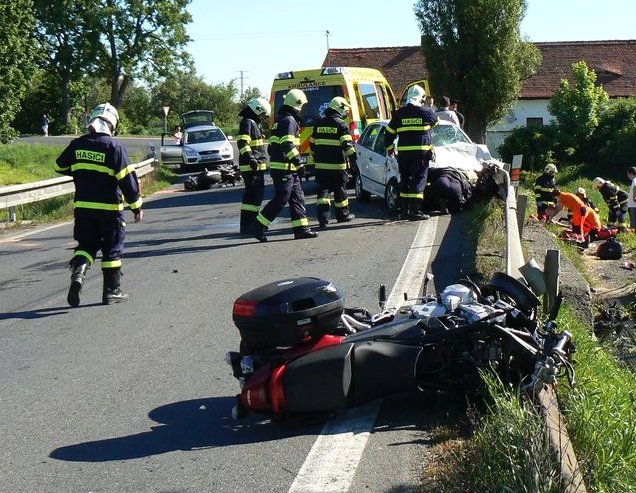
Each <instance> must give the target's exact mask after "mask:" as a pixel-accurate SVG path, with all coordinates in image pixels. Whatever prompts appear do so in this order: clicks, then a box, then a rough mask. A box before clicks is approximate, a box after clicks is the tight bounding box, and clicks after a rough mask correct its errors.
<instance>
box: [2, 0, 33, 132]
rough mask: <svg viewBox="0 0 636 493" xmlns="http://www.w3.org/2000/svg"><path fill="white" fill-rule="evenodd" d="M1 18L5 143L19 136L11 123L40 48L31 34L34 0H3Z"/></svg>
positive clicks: (3, 130)
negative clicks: (7, 0) (4, 0)
mask: <svg viewBox="0 0 636 493" xmlns="http://www.w3.org/2000/svg"><path fill="white" fill-rule="evenodd" d="M0 19H2V29H0V142H3V143H6V142H9V141H10V140H11V139H13V138H15V137H16V136H17V132H16V131H15V130H14V129H13V128H12V127H11V123H12V122H13V119H14V117H15V115H16V114H17V113H18V111H19V110H20V103H21V100H22V98H23V97H24V94H25V92H26V90H27V88H28V86H29V84H30V82H31V78H32V77H33V76H34V74H35V73H36V71H37V65H36V62H37V58H38V56H39V55H40V52H39V51H38V47H37V43H36V41H35V38H34V37H33V34H32V33H33V30H34V29H35V16H34V14H33V1H32V0H12V1H10V2H1V3H0ZM43 111H44V110H42V109H41V112H43Z"/></svg>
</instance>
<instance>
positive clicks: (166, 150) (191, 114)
mask: <svg viewBox="0 0 636 493" xmlns="http://www.w3.org/2000/svg"><path fill="white" fill-rule="evenodd" d="M181 122H182V126H183V129H184V130H183V137H182V139H181V142H180V143H178V144H177V143H175V142H174V136H173V135H172V134H169V133H164V134H163V135H162V136H161V161H162V163H163V164H167V165H170V164H178V165H180V166H181V170H182V171H201V170H203V169H207V170H209V171H211V170H216V169H219V168H220V167H223V166H224V165H233V164H234V149H233V148H232V144H231V143H230V140H229V139H231V138H232V137H231V136H226V135H225V134H224V133H223V130H221V129H220V128H219V127H217V126H216V124H215V123H214V112H212V111H210V110H193V111H188V112H186V113H183V114H182V115H181Z"/></svg>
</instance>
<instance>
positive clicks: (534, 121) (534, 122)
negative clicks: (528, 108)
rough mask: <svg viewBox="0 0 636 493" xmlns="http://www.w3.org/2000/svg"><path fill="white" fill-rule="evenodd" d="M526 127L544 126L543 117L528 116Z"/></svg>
mask: <svg viewBox="0 0 636 493" xmlns="http://www.w3.org/2000/svg"><path fill="white" fill-rule="evenodd" d="M526 127H543V118H541V117H539V118H536V117H533V118H526Z"/></svg>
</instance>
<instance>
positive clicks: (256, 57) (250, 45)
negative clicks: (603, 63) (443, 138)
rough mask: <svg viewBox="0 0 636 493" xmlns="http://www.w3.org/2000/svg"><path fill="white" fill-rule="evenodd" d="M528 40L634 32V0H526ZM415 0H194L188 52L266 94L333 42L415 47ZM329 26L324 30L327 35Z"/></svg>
mask: <svg viewBox="0 0 636 493" xmlns="http://www.w3.org/2000/svg"><path fill="white" fill-rule="evenodd" d="M527 3H528V9H527V13H526V17H525V19H524V21H523V23H522V25H521V32H522V34H523V35H524V36H526V37H528V38H529V39H530V40H531V41H583V40H586V41H588V40H608V39H636V26H635V21H634V19H636V1H635V0H604V1H594V0H528V2H527ZM414 4H415V0H390V1H387V0H364V1H360V0H350V1H346V0H339V1H336V0H319V1H317V2H299V1H298V0H296V1H292V0H269V1H264V0H242V1H236V2H232V1H229V0H193V1H192V3H191V4H190V6H189V7H188V9H189V11H190V13H191V14H192V17H193V22H192V23H191V24H190V25H189V28H188V31H189V33H190V36H191V38H192V39H193V41H192V43H191V44H190V45H189V47H188V51H189V52H190V53H191V54H192V56H193V57H194V60H195V64H196V69H197V73H198V74H199V75H201V76H203V78H204V79H205V81H206V82H208V83H210V84H217V83H227V82H229V81H230V80H232V79H236V83H237V86H238V87H239V88H240V87H241V77H242V78H243V87H244V88H247V87H248V86H252V87H257V88H259V89H260V90H261V92H262V93H263V94H264V95H265V96H268V95H269V90H270V87H271V83H272V79H273V78H274V76H275V75H276V74H277V73H279V72H285V71H288V70H300V69H307V68H317V67H319V66H320V65H321V64H322V61H323V60H324V58H325V54H326V52H327V46H329V47H331V48H357V47H377V46H414V45H417V44H419V38H420V32H419V29H418V27H417V23H416V21H415V16H414V15H413V5H414ZM326 31H329V33H330V34H329V36H327V35H326Z"/></svg>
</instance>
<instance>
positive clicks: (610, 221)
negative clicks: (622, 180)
mask: <svg viewBox="0 0 636 493" xmlns="http://www.w3.org/2000/svg"><path fill="white" fill-rule="evenodd" d="M592 183H593V184H594V187H595V188H596V189H597V190H598V191H599V192H601V196H602V197H603V200H604V201H605V203H606V204H607V208H608V209H609V211H608V213H607V226H608V227H610V228H611V227H619V228H620V227H622V228H624V227H625V226H626V225H627V218H628V207H627V202H628V200H629V195H627V192H625V191H624V190H621V189H620V187H618V186H617V185H614V184H613V183H612V182H611V181H609V180H604V179H603V178H600V177H598V176H597V177H596V178H594V180H593V181H592Z"/></svg>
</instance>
